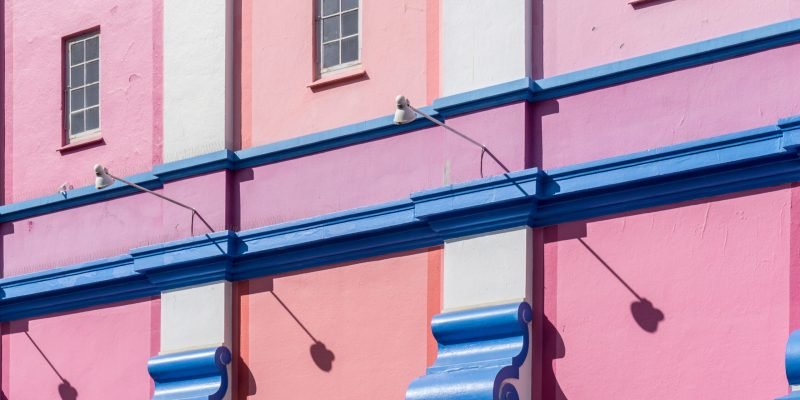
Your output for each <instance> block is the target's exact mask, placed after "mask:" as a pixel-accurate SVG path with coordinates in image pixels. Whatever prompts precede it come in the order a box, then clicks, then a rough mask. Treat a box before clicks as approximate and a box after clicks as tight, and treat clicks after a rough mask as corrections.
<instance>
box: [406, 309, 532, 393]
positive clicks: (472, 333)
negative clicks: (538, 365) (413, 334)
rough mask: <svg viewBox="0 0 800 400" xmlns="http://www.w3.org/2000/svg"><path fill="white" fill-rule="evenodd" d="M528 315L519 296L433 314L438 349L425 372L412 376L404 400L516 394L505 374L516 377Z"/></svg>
mask: <svg viewBox="0 0 800 400" xmlns="http://www.w3.org/2000/svg"><path fill="white" fill-rule="evenodd" d="M531 317H532V312H531V306H530V305H528V303H524V302H523V303H511V304H502V305H496V306H489V307H482V308H474V309H470V310H465V311H456V312H450V313H444V314H439V315H437V316H435V317H433V321H432V322H431V330H432V331H433V336H434V337H435V338H436V342H437V343H438V344H439V353H438V355H437V356H436V362H434V364H433V365H432V366H431V367H430V368H428V370H427V373H426V374H425V375H424V376H422V377H419V378H417V379H415V380H414V381H413V382H411V385H409V388H408V391H407V392H406V400H438V399H442V400H445V399H447V400H459V399H461V400H499V399H503V400H507V399H514V400H519V398H520V397H519V393H517V390H516V388H515V387H514V386H513V385H512V384H510V383H509V382H507V380H508V379H518V378H519V368H520V367H521V366H522V364H523V363H524V362H525V357H527V355H528V342H529V334H528V323H530V322H531Z"/></svg>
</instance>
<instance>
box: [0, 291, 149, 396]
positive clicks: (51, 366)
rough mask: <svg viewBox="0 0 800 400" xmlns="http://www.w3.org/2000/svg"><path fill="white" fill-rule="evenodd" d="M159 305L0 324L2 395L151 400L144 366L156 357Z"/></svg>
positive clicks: (123, 305) (100, 309)
mask: <svg viewBox="0 0 800 400" xmlns="http://www.w3.org/2000/svg"><path fill="white" fill-rule="evenodd" d="M159 303H160V301H159V300H158V299H155V300H141V301H133V302H124V303H115V304H111V305H107V306H102V307H96V308H91V309H84V310H80V311H78V312H70V313H64V314H56V315H49V316H45V317H41V318H35V319H29V320H18V321H12V322H10V323H4V324H3V325H4V331H3V332H4V333H3V336H2V352H3V384H2V388H3V393H4V394H5V396H6V397H7V398H8V399H9V400H17V399H20V400H22V399H63V400H75V399H79V400H101V399H108V398H110V397H111V398H114V399H120V400H123V399H130V400H141V399H147V398H150V397H151V393H152V391H151V390H152V389H151V386H152V383H151V380H150V376H149V375H148V374H147V360H148V359H149V358H150V357H151V356H153V355H155V354H156V353H157V352H158V337H159V328H158V323H159V322H158V321H159ZM37 347H38V349H37ZM59 375H60V376H61V378H59ZM62 378H63V380H65V381H66V382H67V383H65V382H64V381H63V380H62Z"/></svg>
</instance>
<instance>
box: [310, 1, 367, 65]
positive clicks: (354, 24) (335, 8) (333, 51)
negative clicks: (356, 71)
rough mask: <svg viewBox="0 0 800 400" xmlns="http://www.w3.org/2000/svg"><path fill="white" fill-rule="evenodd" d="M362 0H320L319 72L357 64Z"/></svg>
mask: <svg viewBox="0 0 800 400" xmlns="http://www.w3.org/2000/svg"><path fill="white" fill-rule="evenodd" d="M358 14H359V0H320V3H319V15H318V20H319V33H318V39H317V40H318V52H319V58H320V63H319V68H320V71H319V72H320V73H323V74H324V73H326V72H330V71H335V70H337V69H340V68H344V67H347V66H350V65H354V64H357V63H358V61H359V58H360V42H359V15H358Z"/></svg>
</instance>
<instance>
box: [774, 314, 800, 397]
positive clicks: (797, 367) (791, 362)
mask: <svg viewBox="0 0 800 400" xmlns="http://www.w3.org/2000/svg"><path fill="white" fill-rule="evenodd" d="M786 380H787V381H788V382H789V386H798V385H800V330H796V331H794V332H792V333H791V334H790V335H789V340H788V341H787V342H786ZM789 399H800V388H798V390H795V391H792V392H791V393H789V394H788V395H786V396H783V397H778V398H777V400H789Z"/></svg>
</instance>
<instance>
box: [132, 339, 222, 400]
mask: <svg viewBox="0 0 800 400" xmlns="http://www.w3.org/2000/svg"><path fill="white" fill-rule="evenodd" d="M230 362H231V352H230V350H228V348H227V347H225V346H220V347H212V348H209V349H200V350H192V351H186V352H181V353H173V354H164V355H160V356H156V357H153V358H151V359H150V361H149V362H148V363H147V371H148V372H149V373H150V376H151V377H152V378H153V381H154V382H155V393H154V394H153V400H220V399H222V397H223V396H225V392H226V391H227V390H228V368H227V365H228V364H230Z"/></svg>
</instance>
